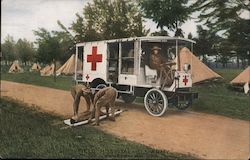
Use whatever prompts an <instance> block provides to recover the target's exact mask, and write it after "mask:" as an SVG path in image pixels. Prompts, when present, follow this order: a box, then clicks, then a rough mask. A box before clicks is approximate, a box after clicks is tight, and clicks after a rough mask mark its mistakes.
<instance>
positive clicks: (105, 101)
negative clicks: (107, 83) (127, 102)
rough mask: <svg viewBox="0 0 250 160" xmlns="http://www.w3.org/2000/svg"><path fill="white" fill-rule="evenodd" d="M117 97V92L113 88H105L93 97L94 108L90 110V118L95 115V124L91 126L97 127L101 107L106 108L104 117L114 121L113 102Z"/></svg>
mask: <svg viewBox="0 0 250 160" xmlns="http://www.w3.org/2000/svg"><path fill="white" fill-rule="evenodd" d="M116 97H117V91H116V89H114V88H113V87H106V88H103V89H101V90H99V91H98V92H97V93H96V94H95V96H94V101H93V103H94V108H93V110H92V117H91V118H93V116H94V115H95V123H93V125H99V117H100V114H101V113H102V112H101V107H106V115H107V118H109V119H110V120H112V121H115V100H116ZM109 108H111V117H109ZM91 118H90V119H89V121H90V120H91Z"/></svg>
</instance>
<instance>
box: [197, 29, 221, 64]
mask: <svg viewBox="0 0 250 160" xmlns="http://www.w3.org/2000/svg"><path fill="white" fill-rule="evenodd" d="M197 34H198V35H197V37H195V38H193V39H194V40H195V41H196V45H194V53H195V54H196V55H198V56H202V57H203V59H205V55H209V56H212V55H216V54H218V52H217V50H216V49H215V48H216V47H215V44H218V42H219V41H220V40H221V37H219V36H218V35H216V34H210V32H209V30H206V29H204V28H203V27H202V26H201V25H198V26H197Z"/></svg>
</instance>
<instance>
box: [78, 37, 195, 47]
mask: <svg viewBox="0 0 250 160" xmlns="http://www.w3.org/2000/svg"><path fill="white" fill-rule="evenodd" d="M133 40H141V41H148V40H152V41H153V40H155V41H156V40H162V41H164V40H183V41H187V42H191V43H196V42H195V41H193V40H191V39H186V38H181V37H168V36H146V37H131V38H120V39H111V40H102V41H92V42H82V43H78V44H77V45H76V46H82V45H84V44H85V43H93V42H106V43H109V42H126V41H133Z"/></svg>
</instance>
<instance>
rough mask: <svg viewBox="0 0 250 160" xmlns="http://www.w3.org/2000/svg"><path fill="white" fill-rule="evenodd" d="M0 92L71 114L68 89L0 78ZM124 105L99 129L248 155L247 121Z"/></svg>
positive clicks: (229, 155)
mask: <svg viewBox="0 0 250 160" xmlns="http://www.w3.org/2000/svg"><path fill="white" fill-rule="evenodd" d="M1 95H2V96H9V97H12V98H15V99H19V100H22V101H24V102H26V103H28V104H31V105H32V104H35V105H38V106H41V109H42V110H44V111H46V112H50V113H56V114H59V115H62V116H64V117H67V118H68V117H70V116H71V115H72V98H71V95H70V92H67V91H62V90H56V89H51V88H46V87H38V86H32V85H26V84H19V83H14V82H7V81H2V92H1ZM118 103H119V102H118ZM118 105H120V106H126V104H124V103H119V104H118ZM126 108H127V109H128V111H127V112H124V113H122V115H121V116H119V117H118V118H117V119H116V122H115V123H114V122H110V121H105V122H102V123H101V128H102V129H103V130H105V131H107V132H109V133H111V134H114V135H116V136H118V137H121V138H126V139H128V140H132V141H136V142H139V143H143V144H145V145H148V146H151V147H154V148H158V149H165V150H169V151H174V152H180V153H190V154H193V155H195V156H197V157H200V158H206V159H248V158H249V155H250V148H249V147H250V122H249V121H242V120H237V119H231V118H227V117H223V116H217V115H211V114H205V113H197V112H179V111H168V112H167V113H166V114H165V116H163V117H160V118H159V117H152V116H150V115H148V114H147V113H146V111H145V110H144V107H143V106H142V105H136V104H133V105H129V106H128V105H127V106H126ZM82 110H84V109H82Z"/></svg>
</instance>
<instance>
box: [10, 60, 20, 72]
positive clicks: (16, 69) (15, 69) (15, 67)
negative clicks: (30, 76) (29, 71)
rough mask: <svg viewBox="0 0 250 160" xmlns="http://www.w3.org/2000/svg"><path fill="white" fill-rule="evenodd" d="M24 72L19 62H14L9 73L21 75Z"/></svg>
mask: <svg viewBox="0 0 250 160" xmlns="http://www.w3.org/2000/svg"><path fill="white" fill-rule="evenodd" d="M20 72H23V69H22V68H21V67H20V66H19V63H18V61H17V60H16V61H14V62H13V64H12V65H11V66H10V69H9V73H20Z"/></svg>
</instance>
